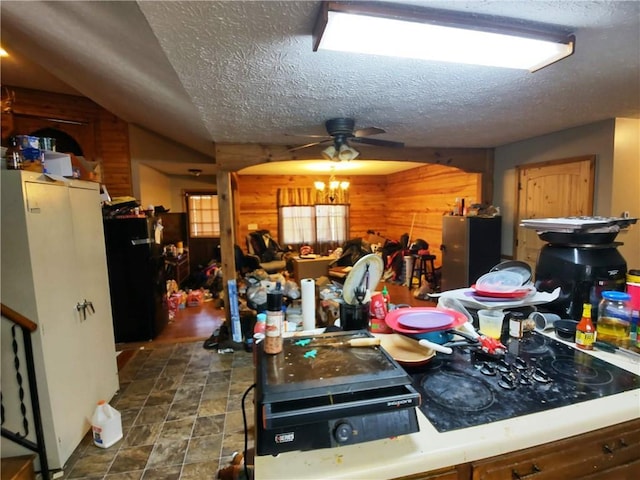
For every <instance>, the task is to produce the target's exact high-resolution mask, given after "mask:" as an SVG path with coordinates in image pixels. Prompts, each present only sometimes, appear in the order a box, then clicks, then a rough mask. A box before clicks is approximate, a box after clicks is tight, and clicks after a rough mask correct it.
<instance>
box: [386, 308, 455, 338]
mask: <svg viewBox="0 0 640 480" xmlns="http://www.w3.org/2000/svg"><path fill="white" fill-rule="evenodd" d="M384 320H385V322H386V323H387V325H389V326H390V327H391V328H392V329H393V330H395V331H396V332H399V333H408V334H416V333H429V332H437V331H440V330H448V329H450V328H456V327H459V326H460V325H462V324H463V323H465V322H466V321H467V317H466V316H465V315H464V314H462V313H460V312H457V311H456V310H450V309H448V308H436V307H415V308H396V309H395V310H392V311H390V312H389V313H388V314H387V316H386V318H385V319H384Z"/></svg>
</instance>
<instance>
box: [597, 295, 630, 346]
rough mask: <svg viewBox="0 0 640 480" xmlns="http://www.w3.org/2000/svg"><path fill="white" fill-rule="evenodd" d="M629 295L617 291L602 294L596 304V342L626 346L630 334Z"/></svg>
mask: <svg viewBox="0 0 640 480" xmlns="http://www.w3.org/2000/svg"><path fill="white" fill-rule="evenodd" d="M631 320H632V316H631V295H629V294H628V293H624V292H618V291H609V290H607V291H604V292H602V300H600V303H599V304H598V321H597V323H596V331H597V332H598V336H597V338H598V340H601V341H603V342H611V343H615V344H616V345H620V346H626V344H627V343H628V342H629V336H630V333H631Z"/></svg>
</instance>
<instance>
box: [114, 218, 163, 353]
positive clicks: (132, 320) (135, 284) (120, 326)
mask: <svg viewBox="0 0 640 480" xmlns="http://www.w3.org/2000/svg"><path fill="white" fill-rule="evenodd" d="M155 233H156V232H155V219H154V217H131V218H128V217H125V218H117V217H116V218H105V220H104V235H105V246H106V250H107V268H108V270H109V288H110V290H111V309H112V312H113V329H114V334H115V340H116V342H117V343H119V342H138V341H147V340H152V339H154V338H155V337H156V336H158V334H159V333H160V332H161V331H162V329H163V328H164V327H165V325H166V324H167V322H168V321H169V311H168V306H167V285H166V280H165V274H164V268H165V266H164V257H163V255H162V242H161V241H160V242H159V243H156V240H157V239H156V236H155Z"/></svg>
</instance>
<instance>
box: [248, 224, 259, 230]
mask: <svg viewBox="0 0 640 480" xmlns="http://www.w3.org/2000/svg"><path fill="white" fill-rule="evenodd" d="M247 228H248V229H249V231H252V230H257V229H258V224H257V223H250V224H249V225H247Z"/></svg>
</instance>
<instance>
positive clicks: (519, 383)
mask: <svg viewBox="0 0 640 480" xmlns="http://www.w3.org/2000/svg"><path fill="white" fill-rule="evenodd" d="M502 342H503V343H504V344H505V345H506V346H507V349H508V353H507V355H505V356H504V357H503V358H502V359H495V358H492V357H488V356H486V355H483V354H482V353H479V352H476V351H474V350H473V349H470V348H466V347H463V348H454V353H453V354H452V355H446V354H438V355H437V356H436V357H434V358H433V359H432V360H431V361H430V362H429V363H428V364H427V365H426V366H424V367H421V368H420V370H419V371H412V370H409V369H407V371H408V372H409V373H410V374H411V377H412V380H413V385H414V387H415V388H416V390H417V391H418V392H419V393H420V394H421V396H422V404H421V406H420V410H422V412H423V413H424V414H425V416H426V417H427V418H428V419H429V421H430V422H431V423H432V424H433V426H434V427H435V428H436V429H437V430H438V431H439V432H446V431H450V430H457V429H461V428H466V427H473V426H476V425H482V424H485V423H490V422H494V421H497V420H505V419H508V418H513V417H518V416H521V415H527V414H531V413H537V412H541V411H544V410H550V409H552V408H557V407H562V406H566V405H571V404H574V403H578V402H585V401H587V400H593V399H595V398H599V397H604V396H607V395H613V394H616V393H620V392H624V391H627V390H633V389H636V388H640V377H639V376H638V375H634V374H633V373H630V372H628V371H626V370H624V369H621V368H619V367H616V366H615V365H612V364H610V363H607V362H605V361H603V360H600V359H598V358H595V357H593V356H591V355H588V354H586V353H584V352H581V351H579V350H576V349H574V348H571V347H569V346H567V345H565V344H564V343H561V342H558V341H557V340H554V339H552V338H549V337H547V336H545V335H542V334H539V333H537V332H533V333H531V334H527V335H526V336H525V337H524V338H522V339H515V338H509V337H507V338H503V339H502Z"/></svg>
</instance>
